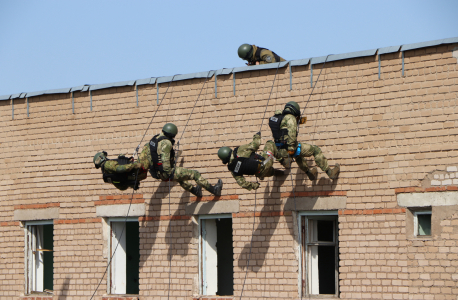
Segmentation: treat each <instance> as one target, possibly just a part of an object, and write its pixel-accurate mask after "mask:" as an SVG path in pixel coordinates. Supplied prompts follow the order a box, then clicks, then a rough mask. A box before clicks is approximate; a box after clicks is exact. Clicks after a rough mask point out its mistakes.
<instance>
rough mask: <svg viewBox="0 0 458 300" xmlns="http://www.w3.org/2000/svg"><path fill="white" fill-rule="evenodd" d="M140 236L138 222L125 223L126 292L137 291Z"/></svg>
mask: <svg viewBox="0 0 458 300" xmlns="http://www.w3.org/2000/svg"><path fill="white" fill-rule="evenodd" d="M139 273H140V238H139V223H138V222H127V223H126V294H138V293H139V286H140V283H139Z"/></svg>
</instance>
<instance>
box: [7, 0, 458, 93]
mask: <svg viewBox="0 0 458 300" xmlns="http://www.w3.org/2000/svg"><path fill="white" fill-rule="evenodd" d="M0 13H1V14H0V16H1V17H0V95H8V94H13V93H20V92H35V91H41V90H47V89H57V88H66V87H73V86H78V85H82V84H99V83H109V82H116V81H125V80H134V79H142V78H147V77H159V76H168V75H174V74H187V73H194V72H200V71H208V70H217V69H221V68H229V67H237V66H243V65H244V63H243V61H242V60H241V59H239V57H238V56H237V48H238V47H239V46H240V45H241V44H243V43H251V44H256V45H259V46H262V47H265V48H269V49H271V50H273V51H275V52H276V53H277V54H279V55H280V56H282V57H284V58H285V59H287V60H291V59H300V58H309V57H316V56H323V55H327V54H330V53H332V54H339V53H346V52H352V51H360V50H368V49H374V48H380V47H386V46H394V45H401V44H410V43H416V42H425V41H431V40H436V39H442V38H450V37H458V19H457V13H458V1H457V0H434V1H433V0H430V1H424V0H416V1H413V0H383V1H375V0H374V1H372V0H364V1H363V0H360V1H316V0H314V1H288V0H283V1H270V0H266V1H247V0H245V1H215V0H211V1H207V0H205V1H197V0H196V1H189V0H187V1H140V0H131V1H119V0H114V1H113V0H112V1H108V0H106V1H95V0H92V1H86V0H78V1H76V0H73V1H70V0H65V1H62V0H59V1H57V0H55V1H49V0H39V1H32V0H23V1H18V0H0Z"/></svg>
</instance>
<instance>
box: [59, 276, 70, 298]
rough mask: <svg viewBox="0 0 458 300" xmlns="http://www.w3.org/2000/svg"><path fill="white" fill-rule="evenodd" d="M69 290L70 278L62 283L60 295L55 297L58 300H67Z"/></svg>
mask: <svg viewBox="0 0 458 300" xmlns="http://www.w3.org/2000/svg"><path fill="white" fill-rule="evenodd" d="M69 290H70V277H67V278H65V280H64V283H63V284H62V289H61V290H60V293H59V294H60V295H59V296H58V297H57V299H58V300H65V299H67V297H68V296H70V294H69Z"/></svg>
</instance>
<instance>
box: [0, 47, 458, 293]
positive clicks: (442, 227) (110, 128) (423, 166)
mask: <svg viewBox="0 0 458 300" xmlns="http://www.w3.org/2000/svg"><path fill="white" fill-rule="evenodd" d="M456 47H457V45H456V44H454V45H443V46H435V47H428V48H422V49H417V50H412V51H406V52H405V53H404V55H405V57H404V68H405V69H404V76H402V58H401V52H396V53H391V54H385V55H381V74H380V79H379V75H378V70H379V69H378V66H379V62H378V56H369V57H365V58H357V59H347V60H341V61H335V62H328V63H326V65H325V67H324V69H323V71H322V73H321V75H320V77H319V78H318V74H320V72H321V69H322V68H323V64H318V65H313V81H314V83H315V82H317V83H316V87H315V89H314V91H313V94H312V96H311V97H309V95H310V93H311V91H312V88H311V82H310V80H311V76H310V73H311V70H310V65H307V66H298V67H292V89H290V73H289V68H288V67H285V68H280V69H278V73H277V72H276V71H277V70H276V69H271V70H262V71H250V72H243V73H237V74H236V75H235V76H236V95H235V96H234V94H233V93H234V91H233V76H234V75H233V74H232V75H222V76H218V77H217V89H218V90H217V91H218V96H217V97H215V90H214V89H215V77H214V76H213V77H212V78H209V79H208V80H206V79H192V80H185V81H179V82H173V83H171V84H169V83H163V84H160V86H159V91H160V95H159V98H160V99H163V100H162V103H161V105H160V106H159V107H158V105H157V104H156V86H155V85H144V86H139V87H138V95H139V97H138V99H139V105H138V107H137V105H136V91H135V87H121V88H110V89H103V90H97V91H93V92H92V110H91V102H90V95H89V93H88V92H75V93H74V106H75V112H74V113H72V102H71V101H72V96H71V94H58V95H47V96H39V97H33V98H29V99H28V106H29V116H27V101H26V100H24V99H15V100H14V119H13V118H12V102H11V101H0V121H1V124H2V125H1V126H0V141H1V142H0V148H1V150H2V158H1V161H2V163H1V164H0V168H1V172H0V197H1V198H0V199H1V201H0V206H1V209H0V231H1V234H0V245H1V247H0V281H1V285H0V299H32V297H26V295H24V291H25V290H24V289H25V288H24V285H25V282H24V280H25V276H24V243H25V240H24V229H23V228H22V227H21V226H22V223H21V222H20V221H21V217H20V216H24V215H27V213H28V212H30V210H31V211H32V213H31V215H33V211H34V210H40V209H41V210H46V209H50V208H58V217H57V218H55V219H54V297H53V298H52V299H54V300H55V299H89V298H90V297H91V296H92V294H93V293H94V291H95V289H96V288H97V285H98V284H99V282H100V280H101V278H102V276H103V274H104V272H105V269H106V266H107V259H108V258H107V254H106V249H104V247H105V246H104V238H103V219H102V217H100V216H98V215H97V207H98V206H100V205H118V204H128V203H130V200H131V191H125V192H121V191H118V190H117V189H115V188H114V187H113V186H111V185H109V184H104V183H103V181H102V176H101V173H100V171H99V170H96V169H95V168H94V167H93V163H92V157H93V155H94V154H95V153H96V152H98V151H100V150H106V151H108V153H109V155H110V157H112V158H114V157H115V156H116V155H117V154H119V153H128V154H132V153H133V151H134V149H135V148H136V146H137V145H139V143H140V144H141V145H143V144H145V143H147V142H148V141H149V139H150V138H151V137H152V136H153V135H154V134H156V133H159V131H160V129H161V127H162V126H163V124H164V123H167V122H173V123H175V124H176V125H177V126H178V129H179V132H178V135H177V138H178V139H180V150H183V157H182V159H180V161H179V164H180V165H181V164H182V166H184V167H186V168H190V169H196V170H198V171H199V172H201V174H202V175H203V176H204V177H205V178H207V179H208V180H209V181H210V182H211V183H212V184H214V183H216V181H217V179H218V178H221V179H223V181H224V188H223V196H222V197H221V198H220V199H214V198H213V197H210V195H209V194H208V192H206V191H204V196H205V197H204V198H203V199H196V198H195V197H191V196H192V195H190V194H189V193H187V192H185V191H184V190H183V189H181V187H180V186H179V185H178V184H176V183H171V190H170V193H169V186H168V183H167V182H158V181H155V180H154V179H153V178H151V177H148V178H147V180H145V181H143V182H142V183H141V189H140V190H139V191H138V193H136V194H135V195H134V196H135V197H134V201H133V203H145V207H146V212H145V214H144V215H142V216H140V217H139V221H140V254H141V257H140V295H139V298H140V299H165V297H168V296H170V299H183V298H185V299H194V298H199V297H200V296H199V289H198V286H199V281H198V273H199V270H198V269H199V260H198V251H199V250H198V249H199V247H198V243H199V242H198V228H197V227H198V226H197V216H198V210H195V211H194V213H189V211H190V207H194V206H193V205H197V204H199V205H203V206H202V207H203V210H202V211H206V212H208V211H210V213H212V211H211V209H212V207H213V206H215V208H214V209H216V210H215V211H217V212H227V211H228V210H229V212H230V213H232V218H233V238H234V243H233V245H234V258H233V259H234V297H229V298H228V299H232V298H234V299H235V298H236V296H240V293H241V290H242V286H243V282H244V279H245V271H246V264H247V255H248V253H249V251H250V240H251V238H252V233H254V235H253V246H252V257H251V261H250V267H249V268H248V273H247V279H246V283H245V286H244V292H243V297H245V298H248V299H265V298H273V299H296V298H298V282H299V281H298V280H299V279H298V274H299V256H300V253H299V252H298V250H297V249H298V240H299V238H298V228H297V222H296V217H297V214H296V212H295V210H298V211H300V210H301V209H302V210H314V209H315V210H316V209H319V210H329V209H333V210H338V213H339V219H338V220H339V253H340V255H339V260H340V262H339V264H340V266H339V286H340V298H343V299H456V295H457V294H458V287H457V282H458V277H457V275H456V273H457V269H456V268H457V265H458V263H457V261H458V260H457V255H458V245H457V239H458V210H457V209H456V207H457V206H456V205H448V206H440V207H438V208H433V218H434V217H436V218H437V220H434V222H435V223H434V224H436V225H433V226H436V227H435V228H436V229H435V230H436V231H435V232H436V233H437V234H434V235H433V236H432V237H431V238H430V239H426V240H424V239H423V240H422V239H415V238H412V237H409V236H408V235H407V234H406V228H407V227H408V226H410V225H409V224H410V223H409V222H410V221H409V220H410V219H411V215H409V214H411V210H410V209H409V208H408V207H407V208H406V207H404V206H400V205H399V202H398V196H399V195H400V194H406V193H407V194H410V193H414V192H415V193H424V194H428V193H430V192H431V193H432V192H434V193H441V192H443V191H447V192H452V193H457V192H456V190H457V189H456V188H453V187H457V186H458V184H457V182H455V181H454V180H453V178H451V180H450V183H449V184H448V181H447V182H445V183H444V182H443V181H442V182H441V183H437V181H438V180H439V179H440V177H439V178H434V174H435V172H436V173H437V175H438V176H440V174H444V173H446V172H447V168H450V167H456V166H458V151H457V149H458V140H457V134H458V128H457V125H458V106H457V104H458V99H457V93H458V85H457V83H458V70H457V58H456V57H454V56H453V50H454V49H455V48H456ZM166 90H167V93H166ZM271 91H272V94H270V93H271ZM197 99H198V101H196V100H197ZM288 101H297V102H298V103H299V104H300V106H301V108H304V107H305V106H306V107H307V108H306V110H305V111H306V115H307V117H308V122H307V123H306V124H305V125H302V126H301V128H300V132H299V136H298V139H299V141H300V142H303V143H310V144H314V145H317V146H319V147H320V148H321V150H322V151H323V153H324V154H325V156H326V157H327V158H328V159H329V162H330V164H331V165H333V164H334V163H340V164H341V174H340V176H339V179H338V180H335V181H332V180H329V179H328V178H327V176H326V175H325V174H324V172H322V171H320V173H319V179H318V180H316V181H314V182H311V181H309V180H308V179H307V177H306V176H305V175H304V173H303V172H302V171H300V170H299V169H298V168H297V167H296V165H293V168H292V170H291V174H290V173H288V176H284V177H281V178H268V179H266V180H264V181H261V188H260V189H258V190H257V192H248V191H246V190H243V189H241V188H240V187H239V186H238V185H237V184H236V182H235V180H234V179H233V178H232V177H231V175H230V173H229V172H228V171H227V169H226V167H225V166H224V165H222V164H221V162H220V160H219V159H218V157H217V155H216V152H217V150H218V148H219V147H221V146H230V147H235V146H239V145H241V144H246V143H248V142H250V141H251V138H252V136H253V134H254V133H255V132H257V131H259V130H260V128H261V132H262V144H264V143H265V142H266V141H267V140H269V139H270V138H271V133H270V130H269V128H268V120H267V118H268V117H270V115H272V114H273V111H274V110H275V109H281V108H282V107H283V106H284V104H285V103H286V102H288ZM151 120H152V122H151V126H149V124H150V121H151ZM147 128H148V130H147ZM145 131H146V134H145ZM144 134H145V136H144ZM143 137H144V138H143ZM309 163H310V165H314V162H313V160H312V159H310V160H309ZM275 166H276V167H281V166H280V165H279V164H278V163H275ZM425 178H426V179H425ZM454 178H456V177H454ZM429 179H430V181H429V183H428V184H429V185H428V184H426V185H425V180H429ZM249 180H251V181H254V178H249ZM431 180H436V181H434V182H433V181H431ZM444 181H445V178H444ZM438 186H439V187H438ZM430 187H434V188H435V189H433V190H428V188H430ZM293 191H294V193H293ZM428 195H429V194H428ZM454 195H455V196H452V197H455V198H456V197H458V196H456V194H454ZM339 199H340V200H339ZM334 200H335V201H334ZM225 201H227V202H226V203H235V205H233V204H231V205H229V204H228V207H229V206H230V208H227V207H226V208H225V207H223V206H221V204H218V205H220V206H217V204H216V203H223V202H225ZM229 201H233V202H229ZM342 201H343V202H342ZM196 203H197V204H196ZM202 203H203V204H202ZM336 203H344V206H343V207H341V206H336V205H337V204H336ZM339 205H340V204H339ZM432 206H433V207H434V202H433V204H432ZM294 207H295V208H296V209H294ZM297 207H299V208H300V209H297ZM336 207H337V208H336ZM26 210H29V211H26ZM234 210H235V211H234ZM191 211H192V210H191ZM435 211H437V213H435ZM15 215H16V216H19V217H15ZM31 215H30V214H29V215H28V216H29V217H28V218H33V216H31ZM37 216H38V218H39V216H40V214H38V215H37ZM253 220H254V223H253ZM437 224H439V226H438V225H437ZM253 228H254V231H253ZM169 260H170V261H171V269H170V270H171V272H170V274H169ZM169 275H170V278H171V282H170V288H169ZM106 290H107V286H106V277H105V279H103V280H102V283H101V285H100V287H99V289H98V292H97V294H96V297H95V298H94V299H99V300H100V299H102V296H103V295H106ZM106 297H107V296H104V298H103V299H105V298H106ZM203 298H204V297H203ZM203 298H202V299H203ZM213 298H214V297H212V299H213ZM221 299H223V298H221Z"/></svg>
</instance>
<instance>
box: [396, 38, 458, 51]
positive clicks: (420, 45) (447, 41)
mask: <svg viewBox="0 0 458 300" xmlns="http://www.w3.org/2000/svg"><path fill="white" fill-rule="evenodd" d="M454 43H458V37H454V38H448V39H441V40H435V41H429V42H422V43H415V44H408V45H403V46H402V47H401V51H407V50H413V49H418V48H426V47H432V46H437V45H442V44H454Z"/></svg>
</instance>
